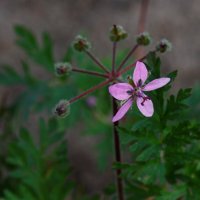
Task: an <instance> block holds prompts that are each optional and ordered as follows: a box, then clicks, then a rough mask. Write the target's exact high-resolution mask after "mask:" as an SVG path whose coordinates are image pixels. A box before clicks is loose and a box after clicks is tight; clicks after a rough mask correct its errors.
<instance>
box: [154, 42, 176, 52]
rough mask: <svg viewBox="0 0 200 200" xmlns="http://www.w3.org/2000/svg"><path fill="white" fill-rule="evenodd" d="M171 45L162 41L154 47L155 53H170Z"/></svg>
mask: <svg viewBox="0 0 200 200" xmlns="http://www.w3.org/2000/svg"><path fill="white" fill-rule="evenodd" d="M171 49H172V44H171V42H169V41H168V40H167V39H162V40H161V41H160V42H159V43H158V44H157V46H156V51H159V52H161V53H165V52H166V51H171Z"/></svg>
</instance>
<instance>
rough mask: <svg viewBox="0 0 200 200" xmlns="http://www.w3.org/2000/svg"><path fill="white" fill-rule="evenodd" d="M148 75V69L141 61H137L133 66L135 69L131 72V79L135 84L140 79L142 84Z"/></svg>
mask: <svg viewBox="0 0 200 200" xmlns="http://www.w3.org/2000/svg"><path fill="white" fill-rule="evenodd" d="M147 77H148V71H147V68H146V66H145V64H144V63H143V62H139V61H138V62H137V63H136V66H135V70H134V72H133V81H134V83H135V85H136V86H139V85H138V82H139V81H141V84H144V82H145V81H146V80H147Z"/></svg>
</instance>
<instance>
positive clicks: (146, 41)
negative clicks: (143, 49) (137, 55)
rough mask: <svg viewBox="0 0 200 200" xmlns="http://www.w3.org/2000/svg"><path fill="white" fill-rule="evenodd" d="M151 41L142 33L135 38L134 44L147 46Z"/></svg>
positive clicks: (146, 33) (146, 34)
mask: <svg viewBox="0 0 200 200" xmlns="http://www.w3.org/2000/svg"><path fill="white" fill-rule="evenodd" d="M151 41H152V39H151V36H150V35H149V33H148V32H143V33H140V34H139V35H138V36H136V42H137V44H138V45H143V46H148V45H149V44H150V43H151Z"/></svg>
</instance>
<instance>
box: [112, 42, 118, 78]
mask: <svg viewBox="0 0 200 200" xmlns="http://www.w3.org/2000/svg"><path fill="white" fill-rule="evenodd" d="M116 48H117V43H116V42H113V57H112V59H113V60H112V74H113V75H114V73H115V56H116Z"/></svg>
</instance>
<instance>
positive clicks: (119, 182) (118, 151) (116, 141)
mask: <svg viewBox="0 0 200 200" xmlns="http://www.w3.org/2000/svg"><path fill="white" fill-rule="evenodd" d="M116 44H117V43H116V42H114V43H113V52H112V75H114V76H115V60H116V59H115V57H116V47H117V46H116ZM112 103H113V116H114V115H115V114H116V113H117V102H116V100H115V99H114V98H112ZM117 127H118V122H114V123H113V134H114V148H115V161H116V162H118V163H121V149H120V140H119V133H118V130H117ZM120 176H121V169H117V170H116V182H117V193H118V199H119V200H124V191H123V182H122V178H121V177H120Z"/></svg>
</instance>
